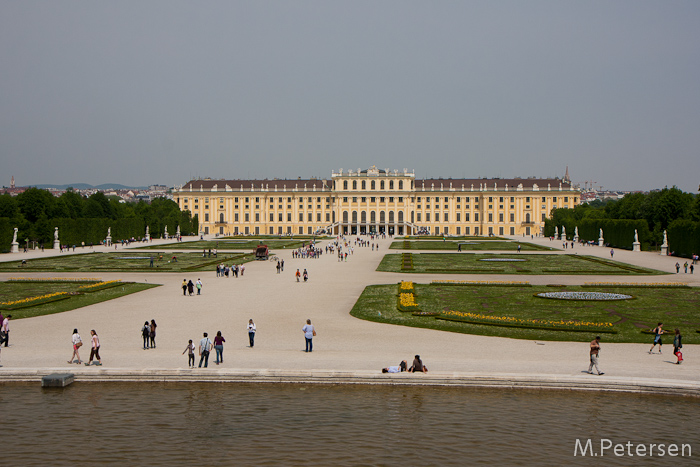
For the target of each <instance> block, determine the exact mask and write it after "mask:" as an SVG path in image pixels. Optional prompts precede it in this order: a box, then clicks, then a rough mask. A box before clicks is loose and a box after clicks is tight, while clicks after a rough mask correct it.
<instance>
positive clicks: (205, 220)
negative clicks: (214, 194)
mask: <svg viewBox="0 0 700 467" xmlns="http://www.w3.org/2000/svg"><path fill="white" fill-rule="evenodd" d="M204 222H209V213H208V212H207V213H205V214H204Z"/></svg>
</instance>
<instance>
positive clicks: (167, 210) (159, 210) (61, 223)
mask: <svg viewBox="0 0 700 467" xmlns="http://www.w3.org/2000/svg"><path fill="white" fill-rule="evenodd" d="M166 225H167V226H168V233H169V234H170V235H175V232H176V231H177V227H178V226H180V233H181V234H182V235H196V234H197V232H198V219H197V216H196V215H195V216H194V217H193V216H192V215H191V213H190V212H189V211H180V208H179V207H178V205H177V203H175V202H174V201H172V200H169V199H166V198H156V199H154V200H153V201H152V202H150V203H147V202H145V201H139V202H138V203H136V202H126V203H125V202H121V201H120V200H119V199H116V198H108V197H107V196H105V195H104V193H101V192H98V193H95V194H93V195H91V196H89V197H85V196H82V195H81V194H79V193H76V192H75V191H73V190H71V189H68V190H67V191H66V192H65V193H63V194H62V195H61V196H59V197H55V196H53V195H52V194H51V193H50V192H49V191H47V190H42V189H38V188H29V189H28V190H26V191H25V192H24V193H21V194H19V195H17V196H16V197H13V196H10V195H9V194H4V195H0V251H7V250H9V249H10V244H11V242H12V236H13V232H14V228H17V229H19V230H18V234H17V241H18V242H19V243H20V244H23V243H24V242H25V240H26V239H29V241H30V242H36V244H37V245H41V244H44V245H45V246H46V247H48V248H51V247H52V246H53V240H54V228H55V227H58V228H59V240H60V242H61V243H62V244H64V245H80V244H81V243H82V242H85V243H86V244H89V243H93V244H98V243H100V242H102V241H103V240H105V238H106V236H107V229H108V228H110V227H111V230H112V232H111V233H112V241H114V242H117V241H121V240H126V239H130V238H132V237H133V238H136V239H139V238H142V237H144V236H145V234H146V226H149V229H150V234H151V236H152V237H154V238H158V237H160V236H161V235H162V234H163V232H164V229H165V226H166Z"/></svg>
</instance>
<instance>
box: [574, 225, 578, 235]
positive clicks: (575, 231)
mask: <svg viewBox="0 0 700 467" xmlns="http://www.w3.org/2000/svg"><path fill="white" fill-rule="evenodd" d="M574 237H577V238H578V225H577V226H576V228H575V229H574Z"/></svg>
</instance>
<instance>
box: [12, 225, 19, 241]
mask: <svg viewBox="0 0 700 467" xmlns="http://www.w3.org/2000/svg"><path fill="white" fill-rule="evenodd" d="M18 230H19V229H18V228H17V227H15V232H14V233H13V234H12V243H17V231H18Z"/></svg>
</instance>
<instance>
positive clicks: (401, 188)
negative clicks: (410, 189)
mask: <svg viewBox="0 0 700 467" xmlns="http://www.w3.org/2000/svg"><path fill="white" fill-rule="evenodd" d="M399 190H403V180H399Z"/></svg>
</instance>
